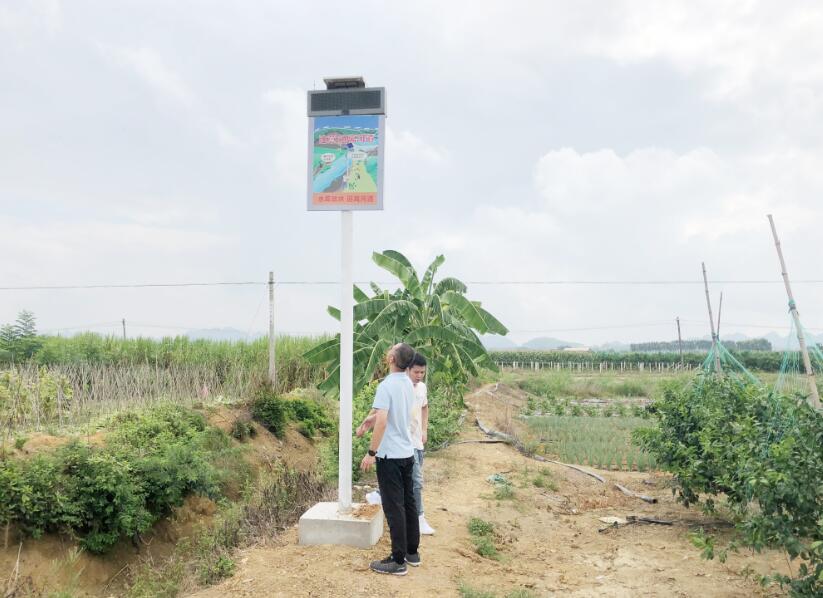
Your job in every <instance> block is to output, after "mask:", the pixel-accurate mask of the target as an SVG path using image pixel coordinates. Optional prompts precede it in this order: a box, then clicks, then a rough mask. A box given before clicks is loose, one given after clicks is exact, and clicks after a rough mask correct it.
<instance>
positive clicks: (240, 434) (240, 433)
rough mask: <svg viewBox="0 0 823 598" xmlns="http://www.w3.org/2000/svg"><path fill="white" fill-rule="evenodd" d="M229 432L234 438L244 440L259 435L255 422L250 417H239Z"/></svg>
mask: <svg viewBox="0 0 823 598" xmlns="http://www.w3.org/2000/svg"><path fill="white" fill-rule="evenodd" d="M229 434H231V436H232V438H235V439H237V440H240V441H241V442H242V441H244V440H247V439H249V438H253V437H254V436H255V435H257V428H255V427H254V424H253V423H252V422H251V421H249V420H248V419H246V418H243V417H238V418H236V419H235V420H234V421H233V422H232V424H231V429H230V431H229Z"/></svg>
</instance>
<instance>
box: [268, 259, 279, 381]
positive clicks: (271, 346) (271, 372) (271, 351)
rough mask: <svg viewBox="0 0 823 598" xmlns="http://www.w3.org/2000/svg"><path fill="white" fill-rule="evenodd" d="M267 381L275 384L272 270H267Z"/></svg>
mask: <svg viewBox="0 0 823 598" xmlns="http://www.w3.org/2000/svg"><path fill="white" fill-rule="evenodd" d="M269 383H270V384H271V387H272V389H274V388H275V387H276V385H277V362H276V360H275V348H274V272H269Z"/></svg>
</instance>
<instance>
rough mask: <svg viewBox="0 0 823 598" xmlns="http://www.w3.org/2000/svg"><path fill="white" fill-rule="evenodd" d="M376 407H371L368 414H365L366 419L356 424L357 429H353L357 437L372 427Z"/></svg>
mask: <svg viewBox="0 0 823 598" xmlns="http://www.w3.org/2000/svg"><path fill="white" fill-rule="evenodd" d="M376 415H377V409H372V410H371V411H369V414H368V415H367V416H366V419H364V420H363V423H361V424H360V425H359V426H357V430H355V432H354V434H355V435H356V436H357V437H358V438H359V437H360V436H362V435H363V434H365V433H366V432H368V431H369V430H371V429H372V428H373V427H374V420H375V419H376V417H375V416H376Z"/></svg>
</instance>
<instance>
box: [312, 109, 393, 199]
mask: <svg viewBox="0 0 823 598" xmlns="http://www.w3.org/2000/svg"><path fill="white" fill-rule="evenodd" d="M380 118H381V117H380V116H378V115H373V114H369V115H358V116H318V117H315V118H314V119H312V121H313V122H312V136H311V143H312V152H311V153H310V156H309V159H310V160H311V163H310V164H309V168H310V176H309V181H310V187H311V190H310V197H309V204H310V207H314V208H321V209H322V208H331V209H335V208H337V209H340V208H344V209H345V208H349V207H350V208H353V209H357V208H366V209H368V208H370V207H371V208H379V207H380V197H379V184H380V176H379V175H380V166H381V164H380V141H381V139H380V135H381V127H380V124H381V123H380Z"/></svg>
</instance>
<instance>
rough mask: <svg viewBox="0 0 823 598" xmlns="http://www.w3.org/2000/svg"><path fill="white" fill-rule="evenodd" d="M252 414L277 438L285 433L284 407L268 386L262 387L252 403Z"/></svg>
mask: <svg viewBox="0 0 823 598" xmlns="http://www.w3.org/2000/svg"><path fill="white" fill-rule="evenodd" d="M252 415H253V416H254V419H256V420H257V421H259V422H260V423H261V424H263V426H265V428H266V429H267V430H269V431H270V432H271V433H272V434H274V435H275V436H277V437H278V438H283V436H284V435H285V434H286V408H285V406H284V405H283V400H282V399H281V398H280V397H278V396H277V395H276V394H274V392H273V391H272V390H271V389H270V388H262V389H261V390H260V391H259V392H258V394H257V398H256V399H255V401H254V403H253V404H252Z"/></svg>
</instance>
